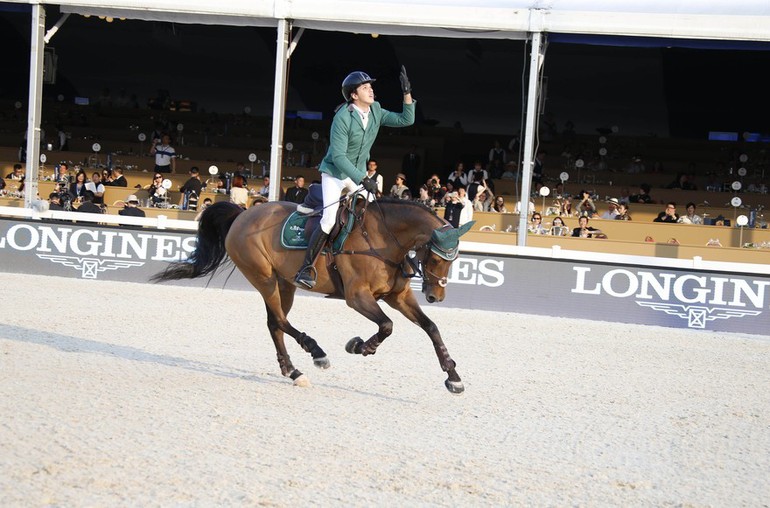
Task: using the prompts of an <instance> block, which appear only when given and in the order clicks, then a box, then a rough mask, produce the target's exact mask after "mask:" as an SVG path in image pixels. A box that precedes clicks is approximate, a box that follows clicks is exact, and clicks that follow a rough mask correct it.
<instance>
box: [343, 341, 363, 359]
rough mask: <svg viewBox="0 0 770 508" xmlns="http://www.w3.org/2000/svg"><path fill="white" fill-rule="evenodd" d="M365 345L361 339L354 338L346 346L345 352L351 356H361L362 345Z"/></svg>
mask: <svg viewBox="0 0 770 508" xmlns="http://www.w3.org/2000/svg"><path fill="white" fill-rule="evenodd" d="M363 343H364V341H363V340H361V337H353V338H352V339H350V340H349V341H348V343H347V344H345V351H347V352H348V353H350V354H351V355H357V354H361V345H362V344H363Z"/></svg>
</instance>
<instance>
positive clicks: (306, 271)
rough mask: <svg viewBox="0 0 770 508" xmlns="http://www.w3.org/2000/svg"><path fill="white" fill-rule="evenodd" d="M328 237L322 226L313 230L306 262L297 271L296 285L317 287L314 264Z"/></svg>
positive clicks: (310, 287)
mask: <svg viewBox="0 0 770 508" xmlns="http://www.w3.org/2000/svg"><path fill="white" fill-rule="evenodd" d="M328 238H329V235H328V234H327V233H324V231H323V229H321V227H320V226H319V227H318V229H316V230H315V231H314V232H313V236H311V237H310V241H309V242H308V245H307V252H306V253H305V262H304V263H303V264H302V268H300V269H299V271H298V272H297V275H296V277H294V283H295V284H296V285H298V286H300V287H306V288H308V289H313V288H314V287H315V279H316V272H315V268H313V264H314V263H315V260H316V258H317V257H318V254H319V253H320V252H321V249H323V246H324V244H325V243H326V240H327V239H328Z"/></svg>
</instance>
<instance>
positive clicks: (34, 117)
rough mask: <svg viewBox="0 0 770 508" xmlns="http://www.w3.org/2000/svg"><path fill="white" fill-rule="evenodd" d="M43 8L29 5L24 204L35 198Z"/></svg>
mask: <svg viewBox="0 0 770 508" xmlns="http://www.w3.org/2000/svg"><path fill="white" fill-rule="evenodd" d="M44 36H45V8H44V7H43V6H42V5H40V4H38V3H35V4H33V5H32V37H31V40H30V50H29V100H28V111H27V164H26V169H25V171H24V206H25V207H26V208H31V207H32V202H33V201H34V200H36V199H37V189H38V172H39V167H40V166H39V164H40V118H41V116H42V102H43V53H44V52H45V51H44V49H45V42H44V41H43V37H44Z"/></svg>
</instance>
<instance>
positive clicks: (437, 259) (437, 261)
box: [422, 221, 474, 303]
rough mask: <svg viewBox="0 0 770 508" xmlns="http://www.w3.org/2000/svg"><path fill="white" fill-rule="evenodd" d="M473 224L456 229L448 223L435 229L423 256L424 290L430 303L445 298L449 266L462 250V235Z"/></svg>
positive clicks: (472, 222) (469, 223)
mask: <svg viewBox="0 0 770 508" xmlns="http://www.w3.org/2000/svg"><path fill="white" fill-rule="evenodd" d="M473 224H474V221H471V222H468V223H467V224H463V225H462V226H460V227H459V228H456V229H455V228H453V227H451V226H450V225H448V224H447V225H445V226H443V227H440V228H436V229H434V230H433V232H432V234H431V237H430V241H429V242H428V243H427V244H426V245H425V247H424V250H425V252H424V254H423V258H422V292H423V293H424V294H425V299H426V300H428V303H435V302H441V301H443V300H444V293H445V291H446V286H447V277H448V276H449V267H450V266H451V265H452V261H454V260H455V259H456V258H457V255H458V254H459V252H460V237H461V236H462V235H463V234H465V233H466V232H468V230H469V229H470V228H471V226H473Z"/></svg>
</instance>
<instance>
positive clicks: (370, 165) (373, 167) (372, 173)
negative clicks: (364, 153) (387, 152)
mask: <svg viewBox="0 0 770 508" xmlns="http://www.w3.org/2000/svg"><path fill="white" fill-rule="evenodd" d="M366 176H367V177H369V178H371V179H372V180H374V182H375V183H376V184H377V196H375V197H377V198H381V197H382V175H381V174H379V173H378V172H377V161H376V160H375V159H369V162H367V163H366ZM301 202H302V201H300V203H301Z"/></svg>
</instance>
